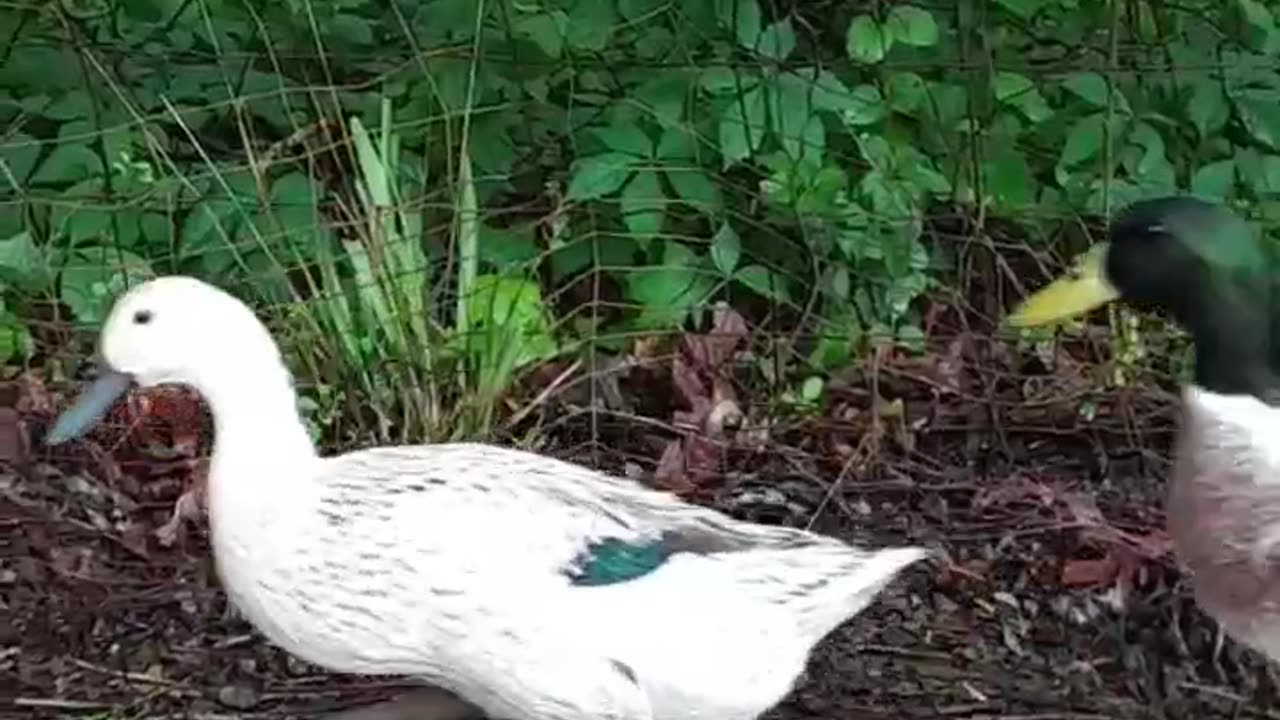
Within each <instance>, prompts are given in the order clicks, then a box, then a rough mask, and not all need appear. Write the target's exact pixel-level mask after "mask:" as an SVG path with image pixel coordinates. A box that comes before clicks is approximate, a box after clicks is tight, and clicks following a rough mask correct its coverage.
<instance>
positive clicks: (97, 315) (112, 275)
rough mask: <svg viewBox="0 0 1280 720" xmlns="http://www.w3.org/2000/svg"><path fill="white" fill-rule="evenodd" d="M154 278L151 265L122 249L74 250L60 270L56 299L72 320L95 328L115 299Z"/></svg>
mask: <svg viewBox="0 0 1280 720" xmlns="http://www.w3.org/2000/svg"><path fill="white" fill-rule="evenodd" d="M153 277H155V272H154V271H153V270H152V269H151V265H150V264H149V263H148V262H147V261H146V260H144V259H142V258H141V257H139V256H138V255H135V254H133V253H131V252H128V251H126V250H120V249H117V248H112V247H105V246H101V245H96V246H92V247H87V248H82V249H80V250H77V251H76V252H75V254H74V255H72V256H71V258H70V259H69V260H68V262H67V264H66V266H65V267H64V268H63V269H62V277H61V279H60V282H59V291H58V297H59V299H60V300H61V301H62V302H63V303H64V304H65V305H66V306H67V307H69V308H71V312H72V314H73V315H75V318H76V320H78V321H80V322H82V323H86V324H90V325H99V324H101V323H102V322H103V320H105V319H106V317H107V313H108V312H110V310H111V306H112V304H114V303H115V301H116V298H117V297H119V296H120V295H121V294H122V293H123V292H125V291H126V290H128V289H129V288H131V287H134V286H136V285H139V284H141V283H143V282H145V281H147V280H150V279H151V278H153Z"/></svg>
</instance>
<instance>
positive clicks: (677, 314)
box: [626, 242, 715, 328]
mask: <svg viewBox="0 0 1280 720" xmlns="http://www.w3.org/2000/svg"><path fill="white" fill-rule="evenodd" d="M665 245H666V247H665V252H664V253H663V255H664V256H663V261H662V265H659V266H653V267H639V268H636V269H634V270H632V271H630V272H628V273H627V275H626V278H627V280H626V282H627V298H628V299H629V300H631V301H632V302H635V303H638V304H639V305H641V307H642V310H641V314H640V317H639V318H637V320H636V324H637V325H639V326H640V327H642V328H660V327H672V326H674V325H676V324H678V323H679V322H680V321H681V319H682V318H683V317H684V316H685V315H686V314H687V313H688V312H689V311H690V310H691V309H693V308H695V307H698V306H699V305H702V304H703V303H704V302H705V301H706V298H707V296H709V295H710V294H711V291H712V290H713V289H714V288H715V284H714V281H713V280H712V279H711V278H710V277H708V276H706V275H705V274H703V272H701V271H700V269H699V262H698V258H697V256H695V255H694V254H693V252H692V251H691V250H689V249H688V248H686V247H684V246H683V245H681V244H680V243H677V242H667V243H665Z"/></svg>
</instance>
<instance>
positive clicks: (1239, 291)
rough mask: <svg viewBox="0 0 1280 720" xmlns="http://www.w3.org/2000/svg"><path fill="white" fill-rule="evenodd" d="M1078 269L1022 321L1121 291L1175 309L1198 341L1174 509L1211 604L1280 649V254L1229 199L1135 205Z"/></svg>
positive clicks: (1173, 484)
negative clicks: (1227, 204)
mask: <svg viewBox="0 0 1280 720" xmlns="http://www.w3.org/2000/svg"><path fill="white" fill-rule="evenodd" d="M1108 234H1109V237H1108V239H1107V241H1106V242H1103V243H1099V244H1097V245H1095V246H1094V247H1093V248H1092V249H1090V250H1089V251H1088V252H1087V253H1086V254H1085V255H1084V256H1083V257H1082V258H1081V262H1080V263H1079V264H1078V266H1077V268H1076V270H1075V271H1074V272H1072V273H1071V274H1070V275H1068V276H1066V277H1063V278H1061V279H1059V280H1057V281H1055V282H1054V283H1052V284H1050V285H1049V286H1048V287H1046V288H1044V289H1042V290H1040V291H1039V292H1037V293H1035V294H1034V295H1032V296H1031V297H1030V298H1028V299H1027V300H1026V301H1025V302H1024V303H1023V304H1022V305H1021V306H1020V307H1018V308H1017V309H1016V310H1015V311H1014V313H1013V314H1012V315H1011V316H1010V322H1011V324H1012V325H1015V326H1035V325H1044V324H1048V323H1051V322H1055V321H1058V320H1062V319H1065V318H1068V317H1073V316H1076V315H1079V314H1082V313H1084V312H1086V311H1088V310H1091V309H1093V308H1096V307H1099V306H1101V305H1104V304H1106V303H1108V302H1112V301H1120V302H1125V303H1128V304H1132V305H1137V306H1144V305H1145V306H1154V307H1158V308H1160V309H1163V310H1164V311H1165V312H1167V313H1168V314H1169V315H1170V317H1171V318H1172V319H1173V320H1174V321H1175V322H1177V323H1178V324H1180V325H1181V326H1183V327H1184V328H1186V329H1187V330H1188V331H1189V332H1190V333H1191V336H1192V339H1193V341H1194V343H1195V371H1194V376H1193V381H1192V383H1191V384H1190V385H1188V386H1187V387H1185V388H1184V389H1183V411H1182V412H1183V416H1182V423H1181V426H1180V428H1179V437H1178V441H1177V447H1176V450H1175V458H1174V464H1173V470H1172V475H1171V477H1170V480H1169V488H1168V500H1167V505H1166V515H1167V523H1168V529H1169V533H1170V535H1171V537H1172V538H1173V542H1174V550H1175V552H1176V553H1177V555H1178V557H1179V559H1180V560H1181V561H1182V562H1183V563H1184V564H1185V565H1186V566H1187V567H1188V568H1189V569H1190V570H1191V572H1192V584H1193V587H1194V588H1195V593H1196V599H1197V602H1199V603H1200V604H1201V606H1202V607H1204V608H1205V609H1206V610H1207V611H1208V612H1209V613H1210V614H1211V615H1213V616H1214V617H1215V618H1216V619H1217V620H1218V622H1219V623H1221V625H1222V626H1223V628H1224V629H1225V630H1226V631H1227V633H1229V634H1230V635H1231V636H1232V637H1234V638H1236V639H1237V640H1239V641H1241V642H1243V643H1245V644H1247V645H1250V646H1252V647H1254V648H1256V649H1257V650H1259V651H1261V652H1262V653H1264V654H1265V655H1267V656H1268V657H1270V658H1273V659H1280V403H1277V402H1276V399H1277V398H1280V394H1278V393H1280V374H1278V373H1277V368H1280V343H1277V342H1276V341H1275V339H1274V338H1276V337H1277V335H1276V331H1277V330H1280V325H1277V323H1278V322H1280V313H1277V312H1276V310H1277V308H1276V307H1275V306H1274V305H1273V297H1275V293H1276V290H1277V287H1276V283H1277V281H1278V278H1277V275H1278V273H1277V267H1276V264H1275V256H1274V254H1273V252H1272V251H1271V250H1270V248H1268V247H1267V246H1265V245H1263V244H1262V243H1261V242H1260V241H1259V240H1258V238H1256V237H1255V236H1254V234H1253V232H1252V230H1251V228H1250V227H1249V226H1248V224H1246V223H1245V222H1244V221H1243V220H1241V219H1240V218H1239V217H1237V216H1236V215H1234V214H1233V213H1231V212H1230V211H1228V210H1226V209H1225V208H1223V207H1221V206H1218V205H1215V204H1211V203H1208V202H1204V201H1200V200H1195V199H1191V198H1185V197H1169V198H1160V199H1155V200H1146V201H1142V202H1138V203H1135V204H1134V205H1132V206H1130V207H1128V208H1127V209H1125V210H1124V211H1123V212H1121V213H1120V214H1119V215H1118V216H1117V217H1116V218H1115V219H1114V220H1113V221H1112V223H1111V226H1110V229H1109V233H1108Z"/></svg>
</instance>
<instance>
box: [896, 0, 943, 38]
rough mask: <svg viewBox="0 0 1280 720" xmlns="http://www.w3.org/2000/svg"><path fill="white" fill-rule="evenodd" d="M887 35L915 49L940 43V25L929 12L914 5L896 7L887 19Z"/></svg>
mask: <svg viewBox="0 0 1280 720" xmlns="http://www.w3.org/2000/svg"><path fill="white" fill-rule="evenodd" d="M884 29H885V33H886V34H887V35H889V36H890V37H892V38H893V39H894V40H897V41H898V42H901V43H903V44H905V45H913V46H915V47H932V46H934V45H936V44H937V43H938V23H937V22H936V21H935V20H934V19H933V14H932V13H930V12H929V11H928V10H923V9H921V8H918V7H915V6H914V5H894V6H893V9H892V10H890V11H889V17H888V18H886V19H885V26H884Z"/></svg>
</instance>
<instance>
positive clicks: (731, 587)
mask: <svg viewBox="0 0 1280 720" xmlns="http://www.w3.org/2000/svg"><path fill="white" fill-rule="evenodd" d="M100 352H101V356H102V360H103V363H104V367H103V373H102V375H101V376H100V377H99V379H98V380H97V381H96V382H95V383H94V384H93V385H92V386H91V387H90V388H89V389H88V390H87V391H86V392H85V393H84V395H83V396H82V397H81V398H80V399H79V401H78V402H77V403H76V405H75V406H74V407H73V408H71V409H70V410H68V411H67V412H66V413H64V415H63V416H62V417H61V418H59V421H58V423H57V424H56V425H55V427H54V428H53V430H52V431H51V432H50V434H49V440H48V442H50V443H58V442H63V441H66V440H68V439H70V438H72V437H75V436H76V435H78V434H79V433H81V432H83V431H84V430H85V429H87V428H88V427H89V426H90V425H91V424H92V423H93V422H95V421H96V420H97V419H98V418H100V417H101V416H102V414H103V413H104V412H105V411H106V409H107V408H108V407H109V406H110V404H111V403H112V402H113V401H114V400H115V399H116V398H118V397H119V396H120V395H121V394H123V393H124V392H126V391H127V389H128V388H129V387H130V385H131V384H132V383H137V384H139V385H141V386H144V387H145V386H151V385H157V384H161V383H182V384H186V385H189V386H192V387H194V388H195V389H196V390H198V391H199V392H200V393H201V394H202V395H203V396H204V397H205V398H206V400H207V401H208V402H209V405H210V408H211V409H212V411H213V416H214V425H215V432H216V435H215V439H216V444H215V448H214V452H213V458H212V461H211V466H210V475H209V485H208V508H209V519H210V532H211V537H212V545H213V551H214V555H215V557H216V560H217V567H218V571H219V574H220V576H221V579H222V582H223V584H224V586H225V588H226V591H227V594H228V595H229V597H230V598H231V600H232V601H233V602H234V603H235V605H236V606H237V607H238V608H239V609H240V610H241V611H242V612H243V613H244V615H245V616H247V618H248V619H249V620H250V621H251V622H252V623H253V624H254V625H255V626H256V627H258V628H259V629H260V630H261V631H262V632H263V633H264V634H265V635H266V636H267V637H268V638H269V639H271V640H272V641H273V642H275V643H276V644H278V645H280V646H281V647H283V648H285V649H286V650H288V651H290V652H292V653H294V654H296V655H297V656H299V657H301V658H304V659H306V660H308V661H310V662H313V663H316V664H317V665H321V666H323V667H326V668H328V669H330V670H333V671H338V672H349V673H377V674H402V675H408V676H415V677H420V678H424V679H426V680H427V681H429V682H431V683H433V684H435V685H437V686H439V687H442V688H445V689H447V690H449V691H452V692H453V693H455V694H456V695H458V696H460V697H462V698H463V699H465V700H467V701H468V702H470V703H471V704H472V705H474V706H475V707H477V708H479V709H480V710H481V711H483V712H484V713H485V714H486V715H487V716H488V717H490V718H503V719H510V720H641V719H642V718H654V719H656V720H746V719H748V718H755V717H757V716H758V715H760V714H761V713H763V712H764V711H766V710H768V709H769V708H770V707H772V706H773V705H775V704H776V703H778V702H779V701H780V700H781V699H782V698H783V696H784V695H785V694H787V693H788V692H789V691H790V689H791V687H792V684H793V683H794V682H795V679H796V677H797V676H798V675H799V673H800V672H801V671H802V669H803V668H804V666H805V663H806V661H807V659H808V655H809V653H810V651H811V649H812V647H813V645H814V644H815V643H817V642H818V641H819V640H820V639H821V638H822V637H823V636H824V635H826V634H827V633H828V632H830V631H831V630H833V629H834V628H835V627H836V626H837V625H839V624H841V623H842V622H844V621H845V620H847V619H848V618H850V617H851V616H853V615H854V614H856V613H858V612H859V611H860V610H862V609H863V608H864V607H865V606H866V605H867V604H868V603H869V602H870V601H871V600H872V599H873V598H874V596H875V595H876V594H877V593H878V592H879V591H880V590H881V589H882V588H883V587H884V586H885V585H886V584H887V583H888V582H889V581H890V580H891V579H892V578H893V577H894V576H895V575H896V574H897V573H898V572H899V571H900V570H902V569H903V568H904V567H906V566H907V565H909V564H911V563H913V562H915V561H917V560H920V559H922V558H924V557H926V551H925V550H923V549H922V548H917V547H908V548H899V549H889V550H880V551H864V550H859V549H857V548H854V547H851V546H849V545H846V544H844V543H842V542H839V541H837V540H834V539H831V538H827V537H823V536H820V535H817V534H813V533H810V532H806V531H803V530H798V529H793V528H785V527H769V526H763V525H756V524H752V523H747V522H741V521H738V520H735V519H732V518H730V517H728V516H726V515H723V514H721V513H718V512H715V511H713V510H709V509H705V508H702V507H698V506H695V505H691V504H687V503H685V502H683V501H681V500H679V499H678V498H675V497H674V496H672V495H669V494H667V493H662V492H657V491H653V490H649V489H646V488H644V487H641V486H640V485H637V484H635V483H632V482H630V481H625V480H621V479H618V478H615V477H612V476H609V475H606V474H603V473H600V472H596V471H593V470H589V469H586V468H583V467H580V466H577V465H572V464H569V463H565V462H561V461H558V460H553V459H550V458H546V457H542V456H539V455H535V454H532V453H527V452H521V451H517V450H511V449H504V448H500V447H493V446H488V445H479V444H446V445H421V446H408V447H382V448H374V449H370V450H361V451H357V452H352V453H348V454H345V455H340V456H336V457H329V458H324V457H320V456H319V455H318V454H317V453H316V450H315V447H314V446H313V444H312V442H311V440H310V438H309V437H308V435H307V433H306V431H305V430H304V427H303V424H302V422H301V420H300V419H299V416H298V413H297V410H296V405H295V402H296V397H295V393H294V389H293V385H292V381H291V378H290V375H289V373H288V371H287V370H286V369H285V366H284V364H283V362H282V359H281V355H280V352H279V350H278V348H277V346H276V344H275V342H274V341H273V340H272V338H271V336H270V334H269V333H268V331H267V329H266V328H265V327H264V326H263V324H262V323H261V322H259V320H258V319H257V318H256V317H255V316H254V314H253V313H252V312H251V311H250V310H249V308H248V307H246V306H245V305H244V304H243V303H241V302H240V301H239V300H237V299H236V298H234V297H232V296H231V295H228V294H227V293H225V292H223V291H221V290H218V289H216V288H214V287H212V286H210V285H208V284H205V283H203V282H201V281H198V280H195V279H192V278H187V277H164V278H159V279H156V280H153V281H150V282H148V283H146V284H143V285H141V286H139V287H137V288H135V289H133V290H131V291H130V292H128V293H127V294H125V295H124V296H123V297H122V298H120V299H119V300H118V301H117V303H116V305H115V307H114V308H113V309H112V312H111V314H110V316H109V317H108V318H107V321H106V325H105V327H104V328H103V332H102V337H101V347H100Z"/></svg>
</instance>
